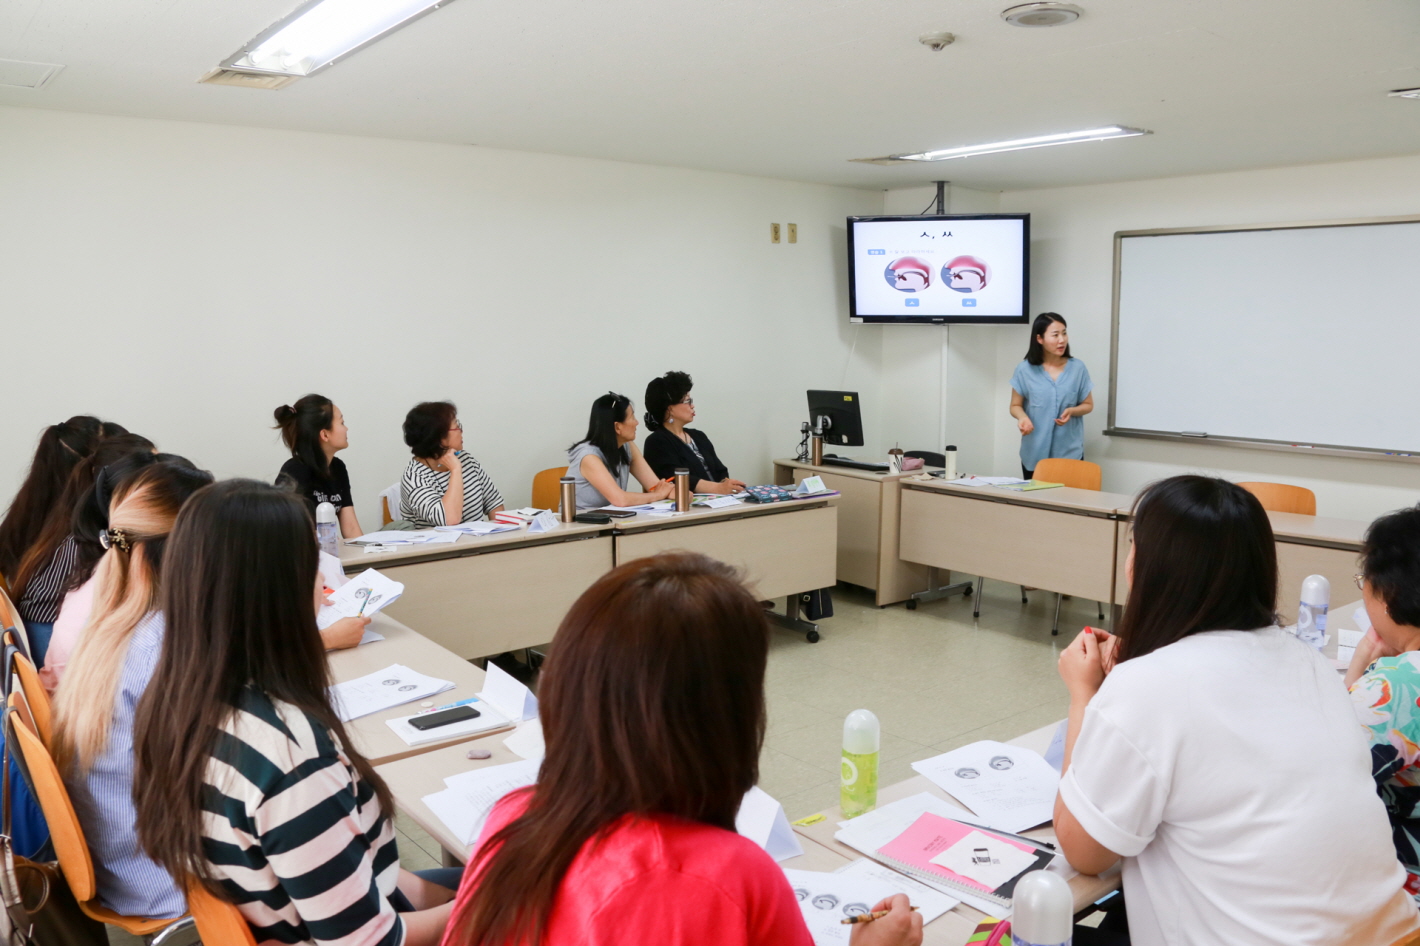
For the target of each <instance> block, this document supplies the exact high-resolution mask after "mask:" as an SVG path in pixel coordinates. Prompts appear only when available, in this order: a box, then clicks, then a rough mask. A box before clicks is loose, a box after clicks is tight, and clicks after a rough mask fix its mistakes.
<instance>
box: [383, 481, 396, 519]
mask: <svg viewBox="0 0 1420 946" xmlns="http://www.w3.org/2000/svg"><path fill="white" fill-rule="evenodd" d="M398 515H399V480H395V481H394V485H393V486H389V487H387V488H386V489H385V490H384V492H382V493H380V516H381V517H382V518H383V519H384V522H381V523H380V525H382V526H387V525H389V524H390V523H391V522H394V520H395V517H396V516H398Z"/></svg>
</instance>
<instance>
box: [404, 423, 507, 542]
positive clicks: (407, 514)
mask: <svg viewBox="0 0 1420 946" xmlns="http://www.w3.org/2000/svg"><path fill="white" fill-rule="evenodd" d="M404 442H405V443H406V444H407V445H408V446H409V449H410V452H412V453H413V454H414V459H412V460H410V461H409V466H407V467H405V469H404V478H403V479H402V480H401V481H400V487H399V489H400V498H399V516H400V518H401V519H407V520H409V521H410V522H412V523H414V524H415V525H416V526H419V527H420V528H426V529H427V528H429V527H430V526H455V525H458V524H459V523H460V522H474V521H476V520H479V519H484V518H487V517H488V516H491V515H493V513H495V512H498V511H500V510H501V509H502V508H503V497H502V495H500V494H499V492H498V488H497V487H496V486H494V485H493V481H492V480H491V479H489V478H488V474H487V473H484V472H483V467H481V466H479V464H478V461H477V460H475V459H474V458H473V457H471V456H470V455H469V454H467V453H465V452H464V449H463V424H462V423H461V422H460V421H459V418H458V408H456V407H454V404H453V402H452V401H425V402H424V403H422V404H416V405H415V406H414V407H413V408H411V409H410V411H409V413H408V414H406V415H405V418H404Z"/></svg>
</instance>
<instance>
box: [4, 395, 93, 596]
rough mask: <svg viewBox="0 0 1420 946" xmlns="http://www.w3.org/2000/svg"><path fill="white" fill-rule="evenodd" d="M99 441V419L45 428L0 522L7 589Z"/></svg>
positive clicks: (77, 419)
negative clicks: (71, 479) (78, 468)
mask: <svg viewBox="0 0 1420 946" xmlns="http://www.w3.org/2000/svg"><path fill="white" fill-rule="evenodd" d="M99 437H100V423H99V419H98V418H97V417H89V416H88V415H78V416H75V417H71V418H69V419H68V420H66V421H64V422H63V423H59V424H54V425H53V426H51V427H46V428H45V429H44V433H42V434H40V438H39V446H38V447H36V448H35V456H34V460H33V461H31V463H30V472H29V475H27V476H26V477H25V482H24V483H23V484H22V485H21V486H20V491H19V492H17V493H16V494H15V499H14V501H13V502H11V503H10V508H9V509H8V510H6V512H5V518H4V520H0V581H3V582H5V583H7V586H8V587H9V588H11V589H13V588H14V584H13V582H14V580H15V573H16V572H18V571H19V568H20V559H22V558H24V555H25V552H26V551H27V550H28V549H29V547H30V546H31V545H33V544H34V542H35V539H37V538H39V532H40V530H41V529H43V528H44V522H45V520H46V519H48V518H49V513H50V510H52V509H53V508H54V506H55V504H56V503H57V502H59V494H60V493H62V492H64V484H65V482H67V481H68V479H69V474H70V473H71V472H72V471H73V469H74V467H76V466H78V464H79V461H80V460H82V459H84V458H85V457H87V456H88V455H89V454H91V453H93V452H94V445H95V444H97V443H98V442H99Z"/></svg>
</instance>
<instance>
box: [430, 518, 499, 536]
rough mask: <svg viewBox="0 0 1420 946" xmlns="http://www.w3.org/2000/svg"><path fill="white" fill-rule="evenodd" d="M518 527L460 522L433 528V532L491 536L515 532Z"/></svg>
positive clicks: (497, 523)
mask: <svg viewBox="0 0 1420 946" xmlns="http://www.w3.org/2000/svg"><path fill="white" fill-rule="evenodd" d="M517 529H518V527H517V526H515V525H513V524H511V523H508V522H485V521H484V520H482V519H479V520H476V521H474V522H460V523H459V524H458V525H454V526H435V527H434V529H433V531H435V532H452V533H454V535H456V536H457V535H493V534H494V533H495V532H515V531H517Z"/></svg>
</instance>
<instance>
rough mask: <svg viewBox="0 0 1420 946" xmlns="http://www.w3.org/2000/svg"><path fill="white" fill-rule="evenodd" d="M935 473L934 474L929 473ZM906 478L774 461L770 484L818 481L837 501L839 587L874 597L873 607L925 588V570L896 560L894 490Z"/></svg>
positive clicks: (897, 495) (896, 498)
mask: <svg viewBox="0 0 1420 946" xmlns="http://www.w3.org/2000/svg"><path fill="white" fill-rule="evenodd" d="M934 469H935V468H934ZM918 472H919V471H916V470H914V471H913V472H911V473H895V474H891V475H889V474H886V473H872V472H869V471H868V470H855V469H853V468H852V467H843V466H814V465H813V464H811V463H803V462H800V461H798V460H775V461H774V482H775V484H777V485H779V486H794V485H795V484H797V483H798V482H799V480H801V479H803V478H804V477H806V476H822V477H823V482H824V485H825V486H827V487H828V488H829V489H836V490H838V491H839V492H840V493H842V496H840V497H839V501H838V568H837V575H838V580H839V581H846V582H850V583H851V584H854V585H857V586H858V587H860V588H869V589H871V590H873V591H875V592H877V604H878V606H879V607H882V606H884V605H889V604H894V603H896V602H898V601H904V600H906V599H907V598H909V597H911V595H912V593H913V592H914V591H923V590H925V589H926V588H927V587H928V584H929V582H930V580H931V579H930V575H929V573H930V569H928V568H927V567H926V566H923V565H915V564H913V563H912V562H904V561H903V560H902V559H900V558H898V555H897V529H898V503H899V498H900V495H901V489H900V488H899V484H900V483H901V482H902V480H903V478H905V477H909V476H916V475H918Z"/></svg>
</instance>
